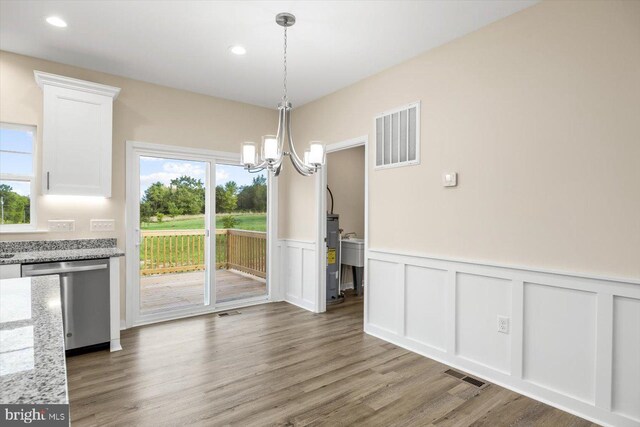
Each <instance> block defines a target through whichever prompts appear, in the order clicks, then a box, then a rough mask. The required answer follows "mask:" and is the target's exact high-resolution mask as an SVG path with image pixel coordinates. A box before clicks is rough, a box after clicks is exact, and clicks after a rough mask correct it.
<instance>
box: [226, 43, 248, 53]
mask: <svg viewBox="0 0 640 427" xmlns="http://www.w3.org/2000/svg"><path fill="white" fill-rule="evenodd" d="M229 50H230V51H231V53H233V54H234V55H244V54H245V53H247V49H245V48H244V47H242V46H240V45H235V46H231V47H230V48H229Z"/></svg>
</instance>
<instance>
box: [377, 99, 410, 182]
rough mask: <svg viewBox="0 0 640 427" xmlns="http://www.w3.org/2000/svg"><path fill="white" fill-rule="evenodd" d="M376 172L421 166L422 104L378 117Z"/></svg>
mask: <svg viewBox="0 0 640 427" xmlns="http://www.w3.org/2000/svg"><path fill="white" fill-rule="evenodd" d="M375 126H376V166H375V168H376V169H382V168H388V167H397V166H408V165H415V164H418V163H420V102H414V103H411V104H409V105H405V106H402V107H400V108H396V109H394V110H391V111H387V112H385V113H382V114H380V115H378V116H376V123H375Z"/></svg>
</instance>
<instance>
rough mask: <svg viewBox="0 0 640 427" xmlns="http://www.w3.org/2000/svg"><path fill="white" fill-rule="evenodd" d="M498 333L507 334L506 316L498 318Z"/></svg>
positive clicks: (507, 322) (507, 319)
mask: <svg viewBox="0 0 640 427" xmlns="http://www.w3.org/2000/svg"><path fill="white" fill-rule="evenodd" d="M498 332H501V333H503V334H508V333H509V318H508V317H507V316H498Z"/></svg>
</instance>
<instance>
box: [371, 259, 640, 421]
mask: <svg viewBox="0 0 640 427" xmlns="http://www.w3.org/2000/svg"><path fill="white" fill-rule="evenodd" d="M367 265H368V277H367V283H366V291H365V331H366V332H367V333H369V334H371V335H374V336H377V337H379V338H382V339H384V340H386V341H389V342H392V343H394V344H396V345H399V346H401V347H404V348H407V349H409V350H412V351H415V352H417V353H420V354H422V355H424V356H427V357H430V358H432V359H435V360H438V361H440V362H443V363H445V364H447V365H450V366H453V367H456V368H458V369H461V370H463V371H466V372H468V373H471V374H474V375H476V376H478V377H481V378H484V379H486V380H487V381H490V382H493V383H495V384H498V385H501V386H503V387H506V388H509V389H511V390H514V391H516V392H519V393H521V394H524V395H526V396H529V397H532V398H534V399H537V400H540V401H542V402H544V403H547V404H550V405H552V406H555V407H557V408H560V409H562V410H564V411H567V412H570V413H573V414H576V415H578V416H581V417H583V418H586V419H589V420H592V421H595V422H597V423H599V424H602V425H607V426H616V427H618V426H621V427H631V426H633V427H640V280H638V279H615V278H614V279H611V278H599V277H589V276H584V275H578V274H571V273H564V272H548V271H539V270H533V269H526V268H522V267H517V268H516V267H509V266H498V265H488V264H482V263H477V262H469V261H458V260H448V259H441V258H434V257H428V256H423V255H420V254H406V253H399V252H394V251H385V250H379V249H369V250H368V251H367ZM499 315H500V316H506V317H508V318H509V320H510V322H509V333H508V334H504V333H501V332H498V316H499Z"/></svg>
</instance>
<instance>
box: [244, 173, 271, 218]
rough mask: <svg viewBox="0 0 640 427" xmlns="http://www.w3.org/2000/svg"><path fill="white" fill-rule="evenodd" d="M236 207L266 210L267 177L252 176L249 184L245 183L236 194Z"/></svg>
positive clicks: (247, 209) (245, 209)
mask: <svg viewBox="0 0 640 427" xmlns="http://www.w3.org/2000/svg"><path fill="white" fill-rule="evenodd" d="M238 209H240V210H243V211H253V212H266V210H267V179H266V177H264V176H256V177H254V178H253V182H252V184H251V185H245V186H244V187H242V188H241V190H240V193H239V194H238Z"/></svg>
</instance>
